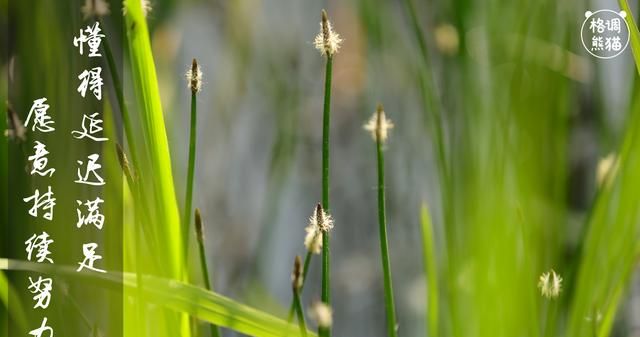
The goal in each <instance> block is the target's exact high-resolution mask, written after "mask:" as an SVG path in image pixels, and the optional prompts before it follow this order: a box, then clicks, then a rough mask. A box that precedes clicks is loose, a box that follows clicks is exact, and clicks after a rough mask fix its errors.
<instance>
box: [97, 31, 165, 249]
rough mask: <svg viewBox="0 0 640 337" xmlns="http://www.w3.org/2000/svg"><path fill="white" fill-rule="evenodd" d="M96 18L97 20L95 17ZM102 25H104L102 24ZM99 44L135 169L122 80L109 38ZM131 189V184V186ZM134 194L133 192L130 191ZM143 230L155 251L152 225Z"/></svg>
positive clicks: (139, 181) (146, 214)
mask: <svg viewBox="0 0 640 337" xmlns="http://www.w3.org/2000/svg"><path fill="white" fill-rule="evenodd" d="M96 20H98V19H97V18H96ZM98 22H99V23H100V25H102V21H101V20H98ZM103 26H104V25H103ZM101 46H102V47H103V49H104V54H105V57H106V59H107V65H108V68H109V74H110V75H111V81H112V82H113V89H114V92H115V94H116V102H117V103H118V108H119V110H120V114H121V116H122V124H123V125H124V134H125V137H126V138H127V144H128V146H129V153H130V154H131V161H132V163H133V167H134V168H135V169H137V170H139V169H140V168H141V166H140V161H139V158H138V152H137V150H136V142H135V138H134V137H133V123H132V122H131V116H130V115H129V110H128V109H127V105H126V104H125V102H124V90H123V88H122V81H121V80H120V76H119V75H118V68H117V66H116V62H115V59H114V58H113V52H112V50H111V46H110V44H109V39H103V40H102V43H101ZM135 183H136V185H139V189H140V190H142V191H144V183H143V181H142V177H141V176H137V177H136V180H135ZM131 188H132V189H133V188H134V187H133V185H132V186H131ZM132 195H134V193H132ZM137 201H138V203H139V205H140V207H141V209H142V217H143V221H144V222H148V219H150V212H149V207H148V206H147V202H146V200H145V199H144V198H139V199H138V200H137ZM143 230H144V231H145V233H144V234H145V236H146V237H147V238H148V242H149V245H150V246H151V250H152V251H156V250H155V248H156V247H158V244H157V236H156V235H155V230H154V227H153V226H143Z"/></svg>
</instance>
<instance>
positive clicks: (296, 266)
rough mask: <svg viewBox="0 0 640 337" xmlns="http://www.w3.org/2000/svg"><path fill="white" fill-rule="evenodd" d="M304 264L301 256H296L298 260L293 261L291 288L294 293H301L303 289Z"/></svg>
mask: <svg viewBox="0 0 640 337" xmlns="http://www.w3.org/2000/svg"><path fill="white" fill-rule="evenodd" d="M302 282H303V277H302V262H301V261H300V256H298V255H296V259H295V260H294V261H293V272H292V273H291V286H292V287H293V291H299V290H300V288H302Z"/></svg>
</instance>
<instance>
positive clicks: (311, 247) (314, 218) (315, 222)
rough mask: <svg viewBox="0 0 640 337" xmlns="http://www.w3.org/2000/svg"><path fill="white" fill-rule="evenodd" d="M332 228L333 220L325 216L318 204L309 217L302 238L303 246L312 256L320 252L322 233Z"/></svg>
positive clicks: (327, 215)
mask: <svg viewBox="0 0 640 337" xmlns="http://www.w3.org/2000/svg"><path fill="white" fill-rule="evenodd" d="M332 228H333V219H332V218H331V215H329V214H327V213H326V212H325V211H324V209H322V205H321V204H318V205H317V206H316V208H315V209H314V210H313V214H312V215H311V216H310V217H309V225H308V226H307V228H305V230H306V232H307V236H306V237H305V238H304V246H305V247H306V248H307V250H308V251H310V252H312V253H314V254H320V252H321V251H322V233H323V232H328V231H329V230H331V229H332Z"/></svg>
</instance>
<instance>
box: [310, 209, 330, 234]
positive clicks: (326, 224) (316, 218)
mask: <svg viewBox="0 0 640 337" xmlns="http://www.w3.org/2000/svg"><path fill="white" fill-rule="evenodd" d="M309 226H315V227H318V228H319V229H320V230H321V231H323V232H328V231H329V230H331V229H332V228H333V218H331V215H329V214H328V213H327V212H325V211H324V209H322V205H321V204H320V203H318V204H317V205H316V208H315V211H314V212H313V215H311V217H309Z"/></svg>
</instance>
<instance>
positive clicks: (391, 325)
mask: <svg viewBox="0 0 640 337" xmlns="http://www.w3.org/2000/svg"><path fill="white" fill-rule="evenodd" d="M378 118H380V116H378ZM379 124H380V121H378V129H379V128H380V126H379ZM380 138H381V137H380V133H379V132H378V134H377V137H376V151H377V153H378V223H379V225H380V253H381V254H382V271H383V276H384V299H385V309H386V313H387V330H388V332H389V336H391V337H396V336H397V332H396V309H395V304H394V301H393V283H392V280H391V262H390V260H389V242H388V239H387V219H386V214H385V200H384V197H385V194H384V188H385V185H384V151H383V149H382V146H383V145H382V139H380Z"/></svg>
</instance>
